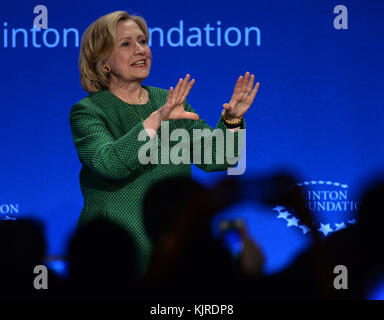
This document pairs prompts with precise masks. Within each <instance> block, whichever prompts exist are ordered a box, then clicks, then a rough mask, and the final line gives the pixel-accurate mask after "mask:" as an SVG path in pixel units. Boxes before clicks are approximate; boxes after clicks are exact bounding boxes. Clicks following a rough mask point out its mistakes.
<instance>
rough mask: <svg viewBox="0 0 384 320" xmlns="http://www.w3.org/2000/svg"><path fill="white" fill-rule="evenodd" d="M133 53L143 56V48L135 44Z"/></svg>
mask: <svg viewBox="0 0 384 320" xmlns="http://www.w3.org/2000/svg"><path fill="white" fill-rule="evenodd" d="M135 52H136V53H137V54H143V53H144V47H143V46H142V45H141V44H140V43H138V42H137V43H136V48H135Z"/></svg>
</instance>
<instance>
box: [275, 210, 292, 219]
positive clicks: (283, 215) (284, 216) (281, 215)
mask: <svg viewBox="0 0 384 320" xmlns="http://www.w3.org/2000/svg"><path fill="white" fill-rule="evenodd" d="M289 215H290V213H289V212H288V211H280V212H279V215H278V216H277V219H287V217H288V216H289Z"/></svg>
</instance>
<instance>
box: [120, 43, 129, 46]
mask: <svg viewBox="0 0 384 320" xmlns="http://www.w3.org/2000/svg"><path fill="white" fill-rule="evenodd" d="M121 46H122V47H128V46H129V43H128V42H124V43H123V44H122V45H121Z"/></svg>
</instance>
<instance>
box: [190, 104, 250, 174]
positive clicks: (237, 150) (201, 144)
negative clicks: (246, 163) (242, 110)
mask: <svg viewBox="0 0 384 320" xmlns="http://www.w3.org/2000/svg"><path fill="white" fill-rule="evenodd" d="M184 109H185V110H186V111H188V112H195V111H194V110H193V109H192V108H191V106H190V105H189V104H188V102H185V104H184ZM195 113H196V112H195ZM185 121H186V122H187V124H186V127H187V130H188V131H189V133H190V136H191V137H192V139H191V140H192V141H193V142H192V143H191V159H192V162H193V163H194V164H195V165H196V166H197V167H198V168H200V169H202V170H204V171H206V172H212V171H221V170H226V169H227V168H231V167H235V166H236V164H237V162H238V160H239V159H236V160H235V162H234V161H233V160H230V159H231V157H230V155H233V156H234V157H235V158H238V156H239V155H241V151H242V149H243V142H244V141H243V140H241V141H239V139H241V138H240V135H239V134H238V132H232V131H230V130H228V128H227V127H226V125H225V123H224V120H223V118H222V117H221V116H220V119H219V121H218V122H217V124H216V127H215V129H213V128H212V127H210V126H209V125H208V124H207V123H206V122H205V121H204V120H202V119H200V120H195V121H194V120H185ZM196 129H197V130H205V131H206V132H210V134H211V135H212V137H211V138H212V140H211V141H212V143H211V144H208V145H207V146H208V148H210V149H211V150H212V151H211V154H212V161H210V157H208V159H205V158H204V154H205V152H206V150H205V149H206V148H205V146H206V145H205V139H206V138H200V137H199V136H197V137H196V138H195V136H194V130H196ZM216 129H218V130H219V131H221V132H222V134H223V135H222V137H223V139H221V138H220V139H221V140H223V142H222V143H218V139H216V138H215V130H216ZM241 129H245V120H243V121H242V124H241ZM199 140H200V141H199ZM199 150H201V151H199ZM195 152H198V153H201V157H197V158H200V159H201V160H200V161H195V160H196V159H194V158H193V156H194V153H195ZM207 160H208V161H207Z"/></svg>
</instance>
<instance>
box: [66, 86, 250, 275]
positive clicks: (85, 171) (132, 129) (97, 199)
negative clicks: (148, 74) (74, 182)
mask: <svg viewBox="0 0 384 320" xmlns="http://www.w3.org/2000/svg"><path fill="white" fill-rule="evenodd" d="M143 87H144V88H145V89H146V90H147V91H148V92H149V98H150V101H149V102H148V103H146V104H142V105H133V104H128V103H126V102H124V101H122V100H121V99H119V98H118V97H116V96H115V95H114V94H112V93H111V92H110V91H109V90H102V91H99V92H97V93H94V94H91V95H89V96H87V97H85V98H84V99H82V100H80V101H79V102H78V103H76V104H75V105H74V106H73V107H72V109H71V111H70V117H69V120H70V125H71V131H72V137H73V141H74V144H75V146H76V149H77V153H78V156H79V159H80V161H81V163H82V168H81V171H80V175H79V176H80V187H81V192H82V194H83V197H84V206H83V209H82V212H81V215H80V218H79V222H78V226H81V225H83V224H84V223H85V222H87V221H89V220H90V219H92V218H94V217H96V216H100V215H101V216H104V217H105V218H107V219H109V220H111V221H113V222H115V223H117V224H119V225H122V226H123V227H124V228H126V230H128V231H129V232H130V233H131V234H132V236H133V238H134V240H135V243H136V247H137V253H138V257H139V268H140V270H142V271H143V272H144V271H145V269H146V266H147V263H148V259H149V256H150V253H151V247H152V246H151V243H150V240H149V238H148V236H147V235H146V233H145V230H144V225H143V216H142V211H141V209H142V199H143V198H144V195H145V192H146V191H147V190H148V188H149V187H150V185H151V184H152V183H154V182H156V181H158V180H160V179H163V178H166V177H171V176H180V175H187V176H191V164H184V163H180V164H174V163H172V161H169V164H163V163H161V162H160V160H161V143H160V142H161V131H162V130H161V129H159V130H158V131H157V134H158V139H152V140H150V139H149V137H148V135H146V134H145V129H144V127H143V119H146V118H147V117H148V116H149V115H150V114H151V113H152V112H153V111H154V110H156V109H158V108H160V107H161V106H163V105H164V104H165V102H166V98H167V94H168V91H167V90H164V89H159V88H155V87H150V86H143ZM184 106H185V109H186V110H187V111H192V112H194V111H193V110H192V109H191V107H190V106H189V104H188V103H187V102H186V103H185V105H184ZM243 123H244V121H243ZM168 124H169V132H170V133H172V130H174V129H176V128H184V129H186V130H187V131H188V132H189V133H190V135H191V137H193V134H192V132H193V131H192V130H193V129H208V130H210V131H212V130H213V129H212V128H211V127H210V126H208V125H207V124H206V123H205V121H204V120H197V121H195V120H188V119H181V120H169V121H168ZM243 126H244V124H243ZM216 128H221V129H222V130H223V132H224V135H225V137H227V135H228V134H229V135H232V138H233V139H234V142H235V144H234V145H235V146H236V143H237V134H234V133H233V132H230V131H228V130H226V127H225V124H224V122H223V120H222V118H220V120H219V122H218V123H217V126H216ZM143 130H144V131H143ZM140 132H141V133H142V135H144V137H145V138H146V139H145V140H144V141H139V140H140V139H139V138H138V137H139V134H140ZM200 140H202V139H200ZM156 142H158V143H156ZM177 143H178V141H171V142H170V143H169V150H172V148H173V147H175V145H176V144H177ZM151 144H152V146H153V145H155V146H156V148H158V149H157V150H158V155H159V156H158V159H159V164H146V165H144V164H142V161H139V157H138V154H139V151H140V150H143V148H144V147H145V146H147V147H148V146H150V145H151ZM191 145H192V140H191ZM201 145H202V146H203V147H204V142H202V143H201ZM212 148H213V149H212V150H213V152H212V159H213V161H212V163H211V164H209V163H204V157H202V161H201V164H196V163H195V164H196V165H197V166H198V167H199V168H201V169H203V170H205V171H218V170H225V169H227V168H228V167H229V166H232V165H228V164H227V162H226V161H224V163H223V164H216V158H217V157H218V154H219V153H220V152H224V153H223V154H225V148H226V147H225V144H224V150H222V149H220V150H217V151H216V152H215V150H216V149H215V148H216V143H215V139H213V143H212ZM236 149H237V148H235V151H236ZM180 152H181V151H180ZM180 152H179V155H180ZM192 152H193V150H192V149H191V159H192ZM201 153H202V154H204V149H203V151H202V152H201ZM235 155H237V153H236V152H235ZM224 160H225V157H224Z"/></svg>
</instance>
